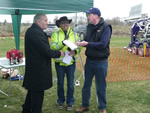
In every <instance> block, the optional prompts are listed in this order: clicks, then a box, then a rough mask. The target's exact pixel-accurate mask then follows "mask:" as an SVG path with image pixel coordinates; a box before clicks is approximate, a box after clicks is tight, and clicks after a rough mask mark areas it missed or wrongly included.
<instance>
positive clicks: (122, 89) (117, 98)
mask: <svg viewBox="0 0 150 113" xmlns="http://www.w3.org/2000/svg"><path fill="white" fill-rule="evenodd" d="M129 41H130V38H124V37H121V38H118V37H112V39H111V46H113V47H124V46H128V43H129ZM119 42H121V43H122V44H120V43H119ZM126 44H127V45H126ZM12 48H15V42H14V40H13V39H10V38H6V39H0V57H5V55H6V51H8V50H11V49H12ZM20 48H21V50H22V51H23V48H24V40H23V39H21V47H20ZM116 71H117V70H116ZM21 73H22V72H21ZM80 75H81V72H80V71H79V70H77V77H76V78H77V79H78V78H79V76H80ZM53 78H54V83H53V87H52V88H50V89H49V90H46V91H45V99H44V103H43V113H75V109H76V108H78V107H79V106H80V105H81V99H82V97H81V90H82V85H83V81H84V80H83V77H81V79H80V86H75V94H74V96H75V105H74V111H70V112H68V111H66V109H64V110H58V109H57V106H56V100H57V91H56V88H57V82H56V80H55V78H56V72H55V70H54V66H53ZM65 81H66V80H65ZM0 83H1V85H0V89H1V90H3V91H4V92H6V93H8V88H9V81H8V80H6V79H2V78H1V77H0ZM149 88H150V80H143V81H132V82H108V83H107V113H149V112H150V107H149V106H150V96H149V95H150V90H149ZM65 90H66V82H65ZM91 92H92V93H91V99H90V103H91V105H90V111H87V112H85V113H98V108H97V102H96V91H95V80H93V84H92V88H91ZM25 95H26V90H25V89H24V88H22V81H11V95H10V96H9V97H7V96H5V95H3V94H1V93H0V113H21V110H22V107H21V105H22V104H23V103H24V99H25ZM5 105H7V107H5Z"/></svg>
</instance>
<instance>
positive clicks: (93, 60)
mask: <svg viewBox="0 0 150 113" xmlns="http://www.w3.org/2000/svg"><path fill="white" fill-rule="evenodd" d="M86 13H88V19H89V22H90V24H89V25H88V26H87V33H86V37H85V39H84V40H83V41H82V42H80V43H78V46H82V47H86V51H85V55H86V56H87V58H86V64H85V81H84V86H83V88H82V105H81V106H80V108H78V109H77V110H76V113H82V112H83V111H87V110H88V109H89V105H90V103H89V100H90V92H91V89H90V88H91V85H92V80H93V77H94V75H95V82H96V92H97V97H98V102H99V105H98V108H99V113H106V76H107V68H108V57H109V55H110V49H109V43H110V38H111V33H112V27H111V25H109V24H108V23H106V22H105V21H104V19H103V18H102V17H101V12H100V10H99V9H98V8H91V9H90V10H88V11H86Z"/></svg>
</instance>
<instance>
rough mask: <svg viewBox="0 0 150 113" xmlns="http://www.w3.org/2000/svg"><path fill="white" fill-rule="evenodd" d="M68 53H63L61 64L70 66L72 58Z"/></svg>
mask: <svg viewBox="0 0 150 113" xmlns="http://www.w3.org/2000/svg"><path fill="white" fill-rule="evenodd" d="M68 54H69V51H66V52H65V56H64V58H63V62H64V63H66V64H70V62H71V60H72V56H69V55H68Z"/></svg>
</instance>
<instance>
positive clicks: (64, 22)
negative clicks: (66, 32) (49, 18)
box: [60, 21, 69, 24]
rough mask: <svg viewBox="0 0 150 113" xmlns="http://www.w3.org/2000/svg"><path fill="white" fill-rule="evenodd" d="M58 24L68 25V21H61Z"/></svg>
mask: <svg viewBox="0 0 150 113" xmlns="http://www.w3.org/2000/svg"><path fill="white" fill-rule="evenodd" d="M60 24H69V21H63V22H61V23H60Z"/></svg>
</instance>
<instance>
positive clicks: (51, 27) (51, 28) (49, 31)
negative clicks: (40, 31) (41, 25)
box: [44, 24, 59, 37]
mask: <svg viewBox="0 0 150 113" xmlns="http://www.w3.org/2000/svg"><path fill="white" fill-rule="evenodd" d="M58 30H59V28H58V27H57V26H56V24H48V26H47V29H45V30H44V32H45V33H46V34H47V36H48V37H50V36H51V35H52V34H53V33H54V32H56V31H58Z"/></svg>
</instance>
